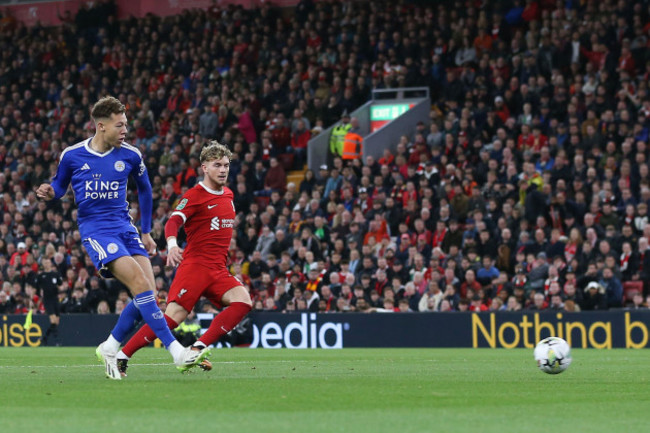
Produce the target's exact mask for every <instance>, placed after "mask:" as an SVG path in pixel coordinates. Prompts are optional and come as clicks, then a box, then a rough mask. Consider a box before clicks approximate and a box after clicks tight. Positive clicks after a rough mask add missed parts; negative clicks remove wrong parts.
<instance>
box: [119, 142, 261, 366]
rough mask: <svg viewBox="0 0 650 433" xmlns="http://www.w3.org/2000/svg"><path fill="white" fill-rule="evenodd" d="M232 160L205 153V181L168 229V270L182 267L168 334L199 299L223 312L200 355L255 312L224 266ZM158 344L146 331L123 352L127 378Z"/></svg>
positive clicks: (171, 299)
mask: <svg viewBox="0 0 650 433" xmlns="http://www.w3.org/2000/svg"><path fill="white" fill-rule="evenodd" d="M231 156H232V153H231V152H230V150H229V149H228V148H227V147H226V146H224V145H222V144H219V143H217V142H216V141H212V142H210V144H209V145H208V146H206V147H205V148H204V149H203V150H202V151H201V156H200V161H201V168H202V169H203V173H204V179H203V181H201V182H199V184H198V185H196V186H195V187H193V188H192V189H190V190H189V191H187V193H186V194H185V195H184V196H183V198H182V200H181V201H180V202H179V203H178V206H176V209H175V210H174V212H172V215H171V217H170V218H169V221H167V224H166V225H165V238H166V239H167V265H168V266H178V270H177V272H176V276H175V277H174V281H173V282H172V285H171V287H170V289H169V296H168V298H167V309H166V311H165V319H166V320H167V323H168V324H169V328H170V329H174V328H176V327H177V326H178V324H179V323H181V322H183V321H184V320H185V318H186V317H187V315H188V314H189V312H190V311H192V309H193V308H194V305H195V304H196V303H197V302H198V300H199V298H200V297H201V296H205V297H206V298H207V299H208V300H210V301H211V302H212V303H214V304H217V305H222V306H223V307H225V308H224V309H223V310H222V311H221V313H219V314H218V315H217V316H216V317H215V318H214V319H213V320H212V323H211V324H210V327H209V328H208V330H207V331H206V332H205V334H203V336H201V338H200V339H199V340H198V341H197V342H196V343H194V345H193V347H192V348H193V349H194V350H199V351H200V350H203V349H204V348H205V347H207V346H209V345H210V344H213V343H215V342H217V341H219V339H220V338H221V337H222V336H223V335H225V334H227V333H228V332H230V330H232V329H233V328H234V327H235V326H236V325H237V324H238V323H239V322H240V321H241V320H242V319H243V318H244V316H246V314H248V312H249V311H250V310H251V308H252V302H251V297H250V295H249V293H248V290H247V289H246V288H245V287H244V286H243V285H242V283H241V281H239V280H238V279H237V278H236V277H234V276H233V275H231V274H230V272H229V271H228V267H227V265H226V260H227V257H228V249H229V247H230V240H231V238H232V235H233V228H234V224H235V205H234V203H233V192H232V191H231V190H230V189H229V188H227V187H226V184H227V181H228V171H229V170H230V158H231ZM183 225H185V232H186V233H187V248H186V249H185V250H182V249H180V248H179V246H178V244H177V242H176V235H177V234H178V230H179V229H180V227H181V226H183ZM154 339H155V334H154V333H153V331H152V330H151V328H149V326H147V325H145V326H143V327H142V328H141V329H140V330H139V331H138V332H137V333H136V334H135V335H134V336H133V337H132V338H131V339H130V340H129V342H128V343H127V344H126V345H125V346H124V347H123V348H122V350H121V351H120V352H119V353H118V355H117V360H118V367H119V369H120V372H121V373H122V374H123V375H124V376H126V368H127V362H128V360H129V359H130V357H131V356H133V354H134V353H135V352H136V351H137V350H138V349H140V348H142V347H144V346H146V345H148V344H149V343H150V342H151V341H153V340H154ZM200 366H201V367H202V368H204V369H206V370H208V369H210V368H211V365H210V364H209V361H207V360H206V361H204V363H202V364H201V365H200ZM179 369H182V368H181V367H179Z"/></svg>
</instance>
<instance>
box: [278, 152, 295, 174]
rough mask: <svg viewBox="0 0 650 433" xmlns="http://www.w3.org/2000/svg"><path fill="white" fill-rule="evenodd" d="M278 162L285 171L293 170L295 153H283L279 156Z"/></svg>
mask: <svg viewBox="0 0 650 433" xmlns="http://www.w3.org/2000/svg"><path fill="white" fill-rule="evenodd" d="M278 161H279V162H280V164H281V165H282V168H284V171H287V172H288V171H290V170H293V153H282V154H280V156H278Z"/></svg>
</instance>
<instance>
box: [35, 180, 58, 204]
mask: <svg viewBox="0 0 650 433" xmlns="http://www.w3.org/2000/svg"><path fill="white" fill-rule="evenodd" d="M36 197H38V198H40V199H41V200H52V199H53V198H54V188H53V187H52V185H50V184H49V183H44V184H41V186H39V187H38V189H37V190H36Z"/></svg>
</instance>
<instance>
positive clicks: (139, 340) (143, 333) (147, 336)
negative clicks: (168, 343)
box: [122, 314, 178, 358]
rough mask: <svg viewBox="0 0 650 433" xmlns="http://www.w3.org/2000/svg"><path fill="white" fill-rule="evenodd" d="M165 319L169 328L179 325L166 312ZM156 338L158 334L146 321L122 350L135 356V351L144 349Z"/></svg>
mask: <svg viewBox="0 0 650 433" xmlns="http://www.w3.org/2000/svg"><path fill="white" fill-rule="evenodd" d="M165 320H166V321H167V326H169V329H175V328H177V327H178V323H176V322H175V321H174V319H172V318H171V317H169V316H168V315H166V314H165ZM156 338H158V337H156V334H155V333H154V332H153V330H152V329H151V328H150V327H149V325H147V324H146V323H145V325H144V326H143V327H142V328H140V330H139V331H138V332H136V333H135V335H134V336H133V337H131V339H130V340H129V341H128V342H127V343H126V344H125V345H124V347H123V348H122V352H124V354H125V355H126V356H128V357H129V358H130V357H132V356H133V354H134V353H135V352H137V351H138V350H140V349H142V348H143V347H144V346H146V345H148V344H149V343H152V342H153V341H154V340H155V339H156Z"/></svg>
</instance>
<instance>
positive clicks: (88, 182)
mask: <svg viewBox="0 0 650 433" xmlns="http://www.w3.org/2000/svg"><path fill="white" fill-rule="evenodd" d="M90 140H92V138H89V139H88V140H84V141H82V142H80V143H77V144H75V145H73V146H70V147H67V148H66V149H65V150H64V151H63V152H62V153H61V158H60V161H59V166H58V168H57V171H56V175H55V176H54V178H53V179H52V187H53V188H54V192H55V198H61V197H62V196H63V195H64V194H65V193H66V191H67V189H68V185H69V184H72V191H73V192H74V197H75V202H76V203H77V207H78V211H77V219H78V222H79V231H80V232H81V236H82V238H85V237H87V236H88V235H89V234H90V233H97V232H114V231H120V227H124V225H125V224H126V225H130V224H132V222H131V217H130V215H129V203H128V201H127V183H128V178H129V176H131V177H132V178H133V179H134V180H135V182H136V184H137V187H138V200H139V203H140V215H141V230H142V232H143V233H149V232H150V231H151V215H152V208H153V199H152V195H151V184H150V183H149V176H148V175H147V167H146V166H145V164H144V161H143V159H142V154H141V153H140V151H139V150H138V149H137V148H136V147H134V146H131V145H130V144H127V143H122V146H121V147H119V148H117V147H114V148H112V149H111V150H109V151H108V152H106V153H99V152H97V151H95V150H93V149H92V148H91V147H90Z"/></svg>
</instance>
